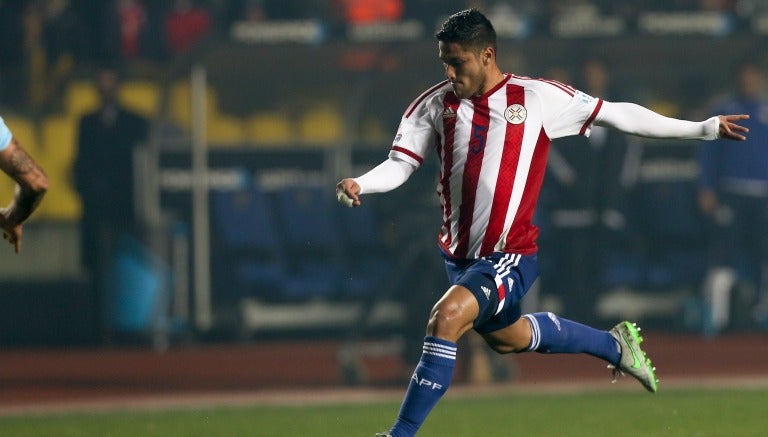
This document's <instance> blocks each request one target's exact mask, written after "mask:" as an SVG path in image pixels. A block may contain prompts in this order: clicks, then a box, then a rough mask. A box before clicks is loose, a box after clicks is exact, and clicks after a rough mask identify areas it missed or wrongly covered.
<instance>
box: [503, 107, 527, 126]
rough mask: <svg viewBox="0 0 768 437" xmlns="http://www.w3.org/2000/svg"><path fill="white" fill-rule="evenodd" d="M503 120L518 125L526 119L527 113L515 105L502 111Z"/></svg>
mask: <svg viewBox="0 0 768 437" xmlns="http://www.w3.org/2000/svg"><path fill="white" fill-rule="evenodd" d="M504 118H505V119H506V120H507V121H508V122H510V123H512V124H520V123H522V122H524V121H525V119H526V118H528V111H527V110H526V109H525V106H523V105H521V104H519V103H515V104H514V105H509V106H507V109H506V110H505V111H504Z"/></svg>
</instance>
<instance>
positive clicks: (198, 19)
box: [165, 0, 211, 56]
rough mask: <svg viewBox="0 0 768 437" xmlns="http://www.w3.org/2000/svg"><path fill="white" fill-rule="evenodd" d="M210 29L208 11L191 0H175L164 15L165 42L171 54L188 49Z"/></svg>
mask: <svg viewBox="0 0 768 437" xmlns="http://www.w3.org/2000/svg"><path fill="white" fill-rule="evenodd" d="M210 30H211V14H210V11H209V10H208V9H206V8H205V7H204V6H200V5H198V4H196V3H195V2H193V1H192V0H175V1H174V2H173V7H172V8H171V10H170V11H169V12H168V13H167V14H166V16H165V43H166V46H167V47H168V51H169V53H170V54H171V55H172V56H173V55H178V54H180V53H183V52H186V51H187V50H189V48H191V47H192V46H194V45H195V44H197V43H198V42H199V41H200V40H201V39H203V38H204V37H205V36H206V35H207V34H208V33H209V31H210Z"/></svg>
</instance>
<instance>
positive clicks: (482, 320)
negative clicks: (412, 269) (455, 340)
mask: <svg viewBox="0 0 768 437" xmlns="http://www.w3.org/2000/svg"><path fill="white" fill-rule="evenodd" d="M445 269H446V271H447V273H448V280H449V281H451V284H455V285H461V286H463V287H466V288H467V289H468V290H469V291H471V292H472V294H474V295H475V298H476V299H477V303H478V304H479V305H480V315H479V316H478V317H477V320H475V323H474V329H475V331H477V332H479V333H480V334H487V333H489V332H493V331H497V330H499V329H502V328H506V327H507V326H509V325H511V324H513V323H515V321H517V319H519V318H520V315H521V314H520V301H521V300H522V298H523V296H525V293H527V292H528V289H529V288H531V285H532V284H533V282H534V281H535V280H536V278H538V277H539V262H538V259H537V256H536V254H533V255H516V254H513V253H502V252H494V253H492V254H490V255H488V256H484V257H482V258H478V259H460V260H456V259H450V258H447V257H446V258H445Z"/></svg>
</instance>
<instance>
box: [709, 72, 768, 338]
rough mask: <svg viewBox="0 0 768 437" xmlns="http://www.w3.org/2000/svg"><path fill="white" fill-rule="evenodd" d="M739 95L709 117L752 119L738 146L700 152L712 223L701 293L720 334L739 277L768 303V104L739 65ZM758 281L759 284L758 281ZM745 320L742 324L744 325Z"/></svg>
mask: <svg viewBox="0 0 768 437" xmlns="http://www.w3.org/2000/svg"><path fill="white" fill-rule="evenodd" d="M738 78H739V89H738V91H737V93H736V94H735V95H733V96H731V97H728V98H726V99H725V100H723V101H721V102H719V103H718V104H717V105H715V107H714V108H713V111H723V110H726V111H729V110H738V111H742V112H744V113H747V114H752V118H750V119H749V120H745V121H744V126H745V127H748V128H749V129H750V137H749V140H748V141H746V142H744V143H742V144H738V145H736V144H733V145H732V144H728V143H727V142H726V141H715V142H711V143H704V144H702V146H701V149H700V155H699V160H700V161H699V162H700V171H701V174H700V190H699V206H700V208H701V211H702V213H703V214H704V215H705V216H706V217H707V218H708V219H709V223H710V229H711V233H710V241H709V243H710V251H709V253H710V263H711V266H710V269H709V272H708V274H707V276H706V278H705V281H704V286H703V292H704V296H705V301H706V303H707V306H708V309H709V311H708V313H709V314H708V315H709V318H708V320H706V323H707V324H706V325H705V328H706V329H708V330H709V332H710V333H715V332H718V331H720V330H722V329H724V328H726V327H727V326H728V324H729V315H730V312H731V311H730V306H729V303H730V300H731V289H732V288H733V286H734V285H735V284H736V282H737V279H738V278H739V273H738V272H743V273H748V274H749V275H750V279H752V282H753V283H754V284H757V285H758V287H759V288H760V291H761V296H762V299H763V300H765V299H766V298H768V290H766V288H768V277H767V276H768V233H767V232H766V230H767V229H768V99H766V96H765V72H764V71H763V70H762V69H761V68H760V67H759V66H758V65H756V64H754V63H745V64H743V65H742V66H741V67H740V69H739V73H738ZM760 277H762V280H760ZM742 320H743V319H742Z"/></svg>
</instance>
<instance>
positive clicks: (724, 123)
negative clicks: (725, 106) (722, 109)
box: [717, 114, 749, 141]
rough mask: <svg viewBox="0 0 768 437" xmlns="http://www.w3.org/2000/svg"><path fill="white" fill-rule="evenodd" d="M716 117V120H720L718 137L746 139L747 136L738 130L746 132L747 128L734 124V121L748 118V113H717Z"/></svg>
mask: <svg viewBox="0 0 768 437" xmlns="http://www.w3.org/2000/svg"><path fill="white" fill-rule="evenodd" d="M717 118H718V120H720V130H719V136H720V138H726V139H729V140H736V141H744V140H746V139H747V137H746V136H744V135H742V134H741V133H740V132H743V133H748V132H749V129H748V128H746V127H744V126H742V125H740V124H736V123H735V122H736V121H741V120H748V119H749V115H747V114H738V115H718V116H717Z"/></svg>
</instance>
